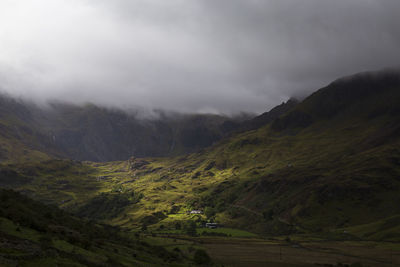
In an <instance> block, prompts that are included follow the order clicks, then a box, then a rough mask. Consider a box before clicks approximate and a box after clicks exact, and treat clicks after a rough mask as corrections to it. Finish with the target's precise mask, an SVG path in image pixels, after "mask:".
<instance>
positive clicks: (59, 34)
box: [0, 0, 400, 113]
mask: <svg viewBox="0 0 400 267" xmlns="http://www.w3.org/2000/svg"><path fill="white" fill-rule="evenodd" d="M398 10H400V1H397V0H351V1H348V0H336V1H328V0H274V1H268V0H258V1H257V0H246V1H245V0H217V1H206V0H203V1H201V0H192V1H190V0H169V1H161V0H158V1H155V0H113V1H109V0H69V1H67V0H29V1H28V0H26V1H23V0H12V1H11V0H3V1H1V3H0V51H1V52H0V87H1V88H3V89H4V90H6V91H8V92H11V93H14V94H18V95H24V96H27V97H29V98H33V99H38V100H42V101H43V100H46V99H54V98H56V99H61V100H68V101H79V102H84V101H91V102H97V103H101V104H106V105H116V106H145V107H151V108H163V109H172V110H178V111H186V112H188V111H190V112H226V113H230V112H238V111H257V112H261V111H263V110H265V109H267V108H270V107H272V106H273V105H275V104H278V103H279V102H281V101H283V100H286V99H287V98H289V97H290V96H293V95H295V96H299V95H304V94H306V93H309V92H311V91H313V90H316V89H318V88H319V87H321V86H323V85H325V84H326V83H328V82H330V81H331V80H333V79H336V78H338V77H340V76H343V75H348V74H351V73H354V72H359V71H365V70H373V69H379V68H383V67H390V66H394V65H399V62H400V61H399V60H400V53H399V52H398V50H399V47H400V30H399V29H400V27H399V26H400V18H399V16H398V15H397V11H398Z"/></svg>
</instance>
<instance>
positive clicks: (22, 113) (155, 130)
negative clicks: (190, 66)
mask: <svg viewBox="0 0 400 267" xmlns="http://www.w3.org/2000/svg"><path fill="white" fill-rule="evenodd" d="M0 104H1V106H0V160H1V159H2V160H3V161H6V160H8V161H12V162H15V161H23V160H41V159H46V158H49V157H61V158H71V159H75V160H91V161H111V160H126V159H128V158H130V157H131V156H135V157H148V156H153V157H154V156H157V157H158V156H171V155H180V154H185V153H190V152H195V151H197V150H199V149H202V148H204V147H207V146H209V145H211V144H213V143H214V142H216V141H218V140H220V139H221V138H222V137H223V136H225V135H226V134H227V133H228V132H230V131H232V130H233V129H234V128H235V127H236V126H237V125H238V123H237V121H236V120H235V119H231V118H228V117H224V116H219V115H183V114H172V113H163V112H159V116H158V117H156V118H152V119H146V118H139V117H138V116H136V115H135V114H134V113H133V112H125V111H122V110H117V109H107V108H102V107H98V106H95V105H92V104H88V105H84V106H76V105H68V104H60V103H57V104H56V103H53V104H52V105H51V107H48V108H40V107H38V106H36V105H34V104H31V103H27V102H24V101H21V100H15V99H12V98H10V97H8V96H0Z"/></svg>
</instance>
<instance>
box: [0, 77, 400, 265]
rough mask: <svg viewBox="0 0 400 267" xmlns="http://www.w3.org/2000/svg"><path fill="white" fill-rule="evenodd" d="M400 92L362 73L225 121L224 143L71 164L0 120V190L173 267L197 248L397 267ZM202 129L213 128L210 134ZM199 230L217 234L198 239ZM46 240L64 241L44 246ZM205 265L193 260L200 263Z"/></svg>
mask: <svg viewBox="0 0 400 267" xmlns="http://www.w3.org/2000/svg"><path fill="white" fill-rule="evenodd" d="M399 89H400V75H399V73H398V72H395V71H393V72H378V73H373V74H371V73H362V74H358V75H355V76H352V77H351V78H348V77H347V78H344V79H339V80H337V81H335V82H333V83H331V84H329V85H328V86H327V87H325V88H322V89H320V90H318V91H317V92H315V93H313V94H312V95H310V96H309V97H307V98H305V99H304V100H303V101H300V102H297V101H294V102H291V101H288V102H286V103H283V104H282V105H281V106H278V107H279V108H278V107H277V108H275V109H273V110H271V111H270V112H267V113H264V114H263V115H261V116H259V117H257V118H255V119H252V120H247V121H245V122H237V121H236V122H235V123H237V124H236V126H234V127H233V128H230V130H229V131H226V132H224V133H223V134H222V133H221V131H220V130H218V131H219V133H220V134H219V135H218V138H216V139H215V140H213V141H212V142H208V141H207V142H206V143H203V139H198V138H197V137H196V136H197V135H194V136H192V137H191V138H189V139H190V143H193V144H194V145H193V146H191V147H192V148H196V149H195V150H193V151H191V150H186V149H183V150H181V151H180V152H182V151H183V152H185V153H183V152H182V153H178V152H177V153H176V154H174V153H172V155H162V156H161V155H159V154H155V155H148V156H140V157H138V156H135V154H131V155H129V157H126V158H125V159H124V160H119V159H118V160H111V161H110V160H104V161H103V160H93V159H92V158H90V157H89V158H87V160H84V159H80V158H79V157H78V158H74V157H71V158H70V159H68V157H67V156H66V155H72V154H68V153H70V152H65V150H63V149H61V150H60V148H59V147H57V145H56V144H54V143H51V144H49V146H47V145H46V143H43V142H44V141H43V140H45V139H41V138H40V137H41V136H42V135H41V134H42V133H43V130H42V129H45V128H37V126H32V127H34V128H32V127H31V128H29V127H28V126H29V125H30V123H31V122H30V121H28V122H26V121H23V120H22V119H18V120H16V121H18V124H19V123H20V124H22V126H18V127H22V128H21V129H37V131H38V132H37V134H36V133H35V132H34V131H31V130H26V131H25V132H24V134H23V135H22V136H18V135H15V134H13V130H12V129H14V128H13V127H11V126H10V125H12V122H10V118H11V117H9V116H8V117H6V119H3V120H2V123H3V124H2V125H3V128H4V129H8V130H7V131H4V132H2V139H1V140H2V142H3V145H2V148H3V151H4V152H3V153H4V157H5V158H6V159H4V160H3V161H2V163H1V165H0V175H1V180H0V186H1V187H2V188H7V189H13V190H15V191H18V192H20V193H21V194H23V195H25V196H27V197H29V198H32V199H34V200H36V201H39V202H40V203H44V204H45V205H50V206H56V207H58V208H61V209H62V210H63V212H66V213H68V214H73V216H76V217H78V218H80V220H88V221H91V222H92V221H93V222H96V223H98V224H105V225H111V226H112V227H116V228H117V229H118V231H120V233H121V235H122V236H125V237H130V238H132V240H136V241H137V242H140V240H142V241H143V242H146V243H147V244H150V246H156V247H157V248H153V247H152V249H160V247H161V248H163V249H165V250H166V252H165V253H164V252H162V253H160V255H161V256H160V259H158V260H160V262H162V259H163V257H164V256H165V257H167V258H168V257H171V258H170V259H171V263H170V264H171V265H172V264H177V265H176V266H186V265H190V264H193V262H195V261H196V257H195V251H196V250H198V249H199V250H205V251H206V252H207V255H209V256H210V257H211V260H212V262H213V263H214V264H215V265H216V266H219V265H223V266H316V264H320V265H323V264H330V265H328V266H340V265H338V264H339V263H343V264H348V265H349V266H396V265H398V264H400V205H399V203H400V179H399V177H400V138H399V137H400V109H399V106H400V105H399V103H400V90H399ZM292 101H293V100H292ZM107 114H108V113H107ZM24 116H25V115H24ZM104 116H106V117H107V116H108V115H103V116H100V117H101V118H104ZM118 116H120V115H118ZM121 116H122V115H121ZM214 119H215V118H214ZM220 119H221V118H220V117H219V118H217V119H216V120H220ZM207 120H213V119H210V118H209V119H207ZM89 121H93V120H89ZM111 121H112V123H111V124H112V125H114V124H113V123H114V121H113V120H111ZM226 121H227V120H226V119H222V120H221V121H219V122H218V125H220V126H221V125H223V122H226ZM260 121H261V122H262V123H261V122H260ZM71 125H74V124H71ZM77 125H85V124H84V123H83V124H82V121H80V122H79V123H78V124H77ZM195 125H197V123H194V124H190V127H194V128H196V127H195ZM204 125H205V126H204V127H205V128H207V127H209V128H207V129H215V128H213V127H215V124H213V123H212V125H213V126H209V124H204ZM225 126H226V124H225ZM64 127H66V126H64ZM71 127H72V128H73V127H75V126H71ZM188 127H189V126H188ZM202 127H203V126H202ZM218 127H219V126H218ZM221 127H222V126H221ZM67 128H68V127H67ZM67 128H66V129H67ZM72 128H71V129H72ZM172 128H173V127H172ZM66 129H64V130H65V131H67V130H66ZM114 130H115V129H113V130H110V133H113V132H114ZM210 131H214V130H207V131H206V132H210ZM197 132H198V131H197V130H194V133H197ZM144 135H146V136H147V133H146V134H144ZM27 136H29V137H30V138H33V139H27ZM57 136H58V135H57ZM34 138H38V139H34ZM96 138H97V141H96V143H95V144H94V146H92V147H90V146H89V145H87V144H88V143H86V145H85V146H80V147H79V148H81V149H87V153H89V152H90V151H92V150H91V148H93V147H95V148H96V147H98V144H103V143H107V142H108V141H107V140H108V139H103V137H102V135H98V136H97V137H96ZM107 138H108V137H107ZM110 138H112V137H110ZM139 139H140V138H139ZM10 140H12V141H10ZM29 140H39V141H37V142H36V141H32V142H31V141H29ZM118 140H119V139H118V138H117V139H115V141H116V142H117V141H118ZM183 140H185V139H183ZM28 141H29V142H31V145H27V142H28ZM14 142H15V143H14ZM46 142H47V141H46ZM49 142H50V141H49ZM135 142H136V141H135ZM196 142H198V143H196ZM41 146H44V147H45V148H46V149H43V147H41ZM121 146H123V145H121ZM70 147H71V149H72V148H74V147H76V144H74V145H72V144H71V146H70ZM17 151H18V152H17ZM69 151H72V150H69ZM102 151H106V152H107V151H108V148H102ZM189 152H190V153H189ZM20 153H21V154H23V155H24V156H21V154H20ZM71 153H72V152H71ZM74 153H75V152H74ZM85 153H86V152H85ZM124 153H125V152H124ZM57 155H58V156H57ZM87 155H89V154H87ZM91 155H101V154H98V153H97V152H96V153H95V154H91ZM123 155H128V154H123ZM167 156H168V157H167ZM118 157H119V156H118ZM97 159H100V158H97ZM104 159H108V158H107V157H105V158H104ZM194 211H199V212H194ZM71 216H72V215H71ZM1 217H4V216H3V215H1ZM2 220H4V222H5V223H2V224H0V227H1V228H0V230H1V232H2V233H7V234H10V235H12V236H19V234H18V233H15V232H14V230H12V229H13V228H16V227H17V224H15V222H11V221H10V219H2ZM207 222H215V223H218V225H219V227H218V228H216V229H205V228H204V225H205V224H206V223H207ZM13 224H14V225H13ZM4 225H8V226H7V227H8V228H6V227H5V226H4ZM10 229H11V230H10ZM27 231H29V230H27ZM31 241H32V242H35V241H36V240H35V239H32V240H31ZM53 242H56V243H57V242H61V241H58V239H54V237H53ZM110 242H111V241H110ZM112 242H114V241H112ZM66 246H69V245H66ZM58 249H59V248H58ZM124 249H125V248H121V249H120V250H124ZM126 249H127V250H130V249H133V250H134V251H137V250H138V249H137V248H126ZM99 253H100V252H99ZM129 253H130V254H132V253H133V252H132V251H130V252H129ZM146 253H151V251H149V252H146ZM146 253H145V254H146ZM163 253H164V254H163ZM168 253H171V254H168ZM199 253H200V252H199ZM117 254H118V253H116V255H114V256H115V257H118V255H117ZM137 254H138V255H139V252H137ZM200 254H201V253H200ZM140 255H141V254H140ZM146 255H147V254H146ZM168 255H169V256H168ZM171 255H172V256H171ZM49 257H50V256H49ZM85 257H86V256H85ZM143 257H144V258H143V259H145V256H143ZM146 257H147V256H146ZM199 257H200V258H201V256H199ZM207 257H208V256H207ZM207 257H206V256H204V257H203V258H201V259H200V260H199V261H201V260H204V261H205V262H204V264H211V263H210V262H209V261H208V260H207ZM0 258H1V257H0ZM50 258H51V257H50ZM146 261H149V264H150V263H151V260H149V259H145V260H144V262H146ZM155 261H157V259H155ZM172 261H174V262H175V263H172ZM119 263H120V264H121V265H124V264H125V265H127V266H129V264H132V263H126V262H125V263H124V261H119ZM200 263H201V262H200ZM137 264H139V262H138V263H137ZM153 264H155V265H157V262H155V263H154V262H153ZM266 264H269V265H266ZM350 264H353V265H350ZM357 264H358V265H357ZM38 266H39V265H38ZM49 266H50V265H49ZM325 266H326V265H325Z"/></svg>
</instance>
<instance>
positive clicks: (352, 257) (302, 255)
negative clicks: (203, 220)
mask: <svg viewBox="0 0 400 267" xmlns="http://www.w3.org/2000/svg"><path fill="white" fill-rule="evenodd" d="M201 243H202V246H204V248H206V250H207V252H208V253H209V255H210V256H211V257H212V258H213V260H214V262H215V263H217V264H221V265H223V266H243V267H244V266H246V267H247V266H277V267H286V266H287V267H290V266H318V265H319V266H324V265H325V266H329V265H334V266H335V265H337V264H338V263H343V264H352V263H356V262H359V263H361V264H362V266H377V267H386V266H387V267H392V266H400V249H399V244H393V243H374V242H334V241H320V242H315V241H312V242H309V241H305V242H298V243H285V242H279V241H267V240H262V239H223V238H202V239H201Z"/></svg>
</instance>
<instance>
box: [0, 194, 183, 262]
mask: <svg viewBox="0 0 400 267" xmlns="http://www.w3.org/2000/svg"><path fill="white" fill-rule="evenodd" d="M0 199H1V202H0V239H1V242H0V265H2V266H3V265H5V266H14V265H15V264H16V262H18V266H55V265H57V266H160V265H164V264H166V263H167V262H168V263H169V264H170V265H172V266H181V265H186V264H187V259H184V258H183V256H182V255H181V254H179V253H172V252H168V251H166V250H165V249H163V248H161V247H159V246H153V245H150V244H148V243H146V242H143V241H142V240H140V239H139V237H135V238H132V237H128V236H127V235H126V234H125V233H122V232H120V231H119V230H118V229H116V228H112V227H110V226H103V225H98V224H94V223H93V222H89V221H82V220H80V219H78V218H76V217H72V216H71V215H69V214H68V213H66V212H64V211H62V210H59V209H57V208H55V207H49V206H45V205H43V204H41V203H38V202H35V201H32V200H31V199H28V198H26V197H24V196H22V195H19V194H17V193H15V192H13V191H7V190H0Z"/></svg>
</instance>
